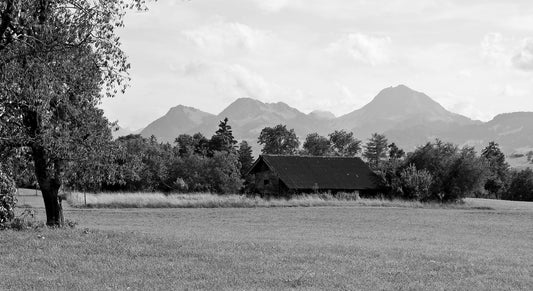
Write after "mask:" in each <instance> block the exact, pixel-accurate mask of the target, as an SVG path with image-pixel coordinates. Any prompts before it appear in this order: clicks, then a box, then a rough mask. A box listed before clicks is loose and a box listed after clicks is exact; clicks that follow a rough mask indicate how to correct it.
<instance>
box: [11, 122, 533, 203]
mask: <svg viewBox="0 0 533 291" xmlns="http://www.w3.org/2000/svg"><path fill="white" fill-rule="evenodd" d="M258 143H259V144H260V145H261V146H262V149H261V152H262V153H263V154H280V155H315V156H359V157H362V158H363V159H364V160H365V161H366V162H367V163H368V165H369V166H370V167H371V168H372V169H373V170H374V171H375V172H376V173H377V174H378V176H379V178H380V183H381V186H382V191H381V194H382V195H383V196H385V197H387V198H402V199H409V200H419V201H442V202H450V201H456V200H458V199H461V198H464V197H484V198H495V199H508V200H521V201H533V172H532V171H531V170H530V169H526V170H522V171H517V170H513V169H511V168H510V167H509V165H508V164H507V162H506V161H505V156H504V154H503V153H502V152H501V150H500V148H499V147H498V145H497V144H496V143H493V142H491V143H490V144H489V145H488V146H487V147H486V148H485V149H483V150H482V152H481V154H479V155H478V154H477V153H476V152H475V150H474V148H472V147H462V148H460V147H458V146H457V145H454V144H451V143H446V142H443V141H440V140H436V141H434V142H428V143H427V144H425V145H422V146H419V147H418V148H416V149H415V150H414V151H412V152H409V153H406V152H405V151H404V150H402V149H400V148H398V146H397V145H396V144H395V143H389V141H388V140H387V138H386V137H385V136H384V135H382V134H377V133H375V134H373V135H372V136H371V137H370V138H369V139H368V140H367V142H366V143H364V144H363V142H362V141H361V140H358V139H356V138H355V137H354V134H353V133H352V132H347V131H345V130H337V131H334V132H332V133H330V134H328V135H327V136H321V135H319V134H318V133H311V134H309V135H307V136H306V138H305V140H304V142H303V144H302V146H301V148H300V144H301V143H300V141H299V139H298V137H297V135H296V133H295V132H294V130H293V129H287V127H286V126H285V125H277V126H274V127H266V128H264V129H263V130H262V131H261V133H260V135H259V137H258ZM98 153H99V154H98V155H95V156H94V157H93V159H90V160H87V159H84V160H80V161H76V160H72V161H70V162H69V164H68V167H67V169H65V174H64V181H65V184H64V185H65V187H66V188H69V189H73V190H79V191H87V192H102V191H109V192H119V191H120V192H141V191H160V192H213V193H221V194H223V193H238V192H243V191H244V192H246V191H251V189H253V185H251V181H252V180H253V179H252V177H247V176H246V172H247V170H248V169H249V168H250V167H251V165H252V163H253V161H254V159H253V156H252V149H251V147H250V145H249V144H248V143H247V142H246V141H242V142H241V143H238V142H237V141H236V140H235V138H234V137H233V133H232V130H231V126H230V125H229V124H228V119H227V118H226V119H224V120H223V121H221V122H220V124H219V127H218V130H217V131H216V132H215V133H214V134H213V135H212V136H211V137H210V138H207V137H205V136H204V135H202V134H201V133H196V134H194V135H188V134H182V135H179V136H178V137H177V138H176V139H175V141H174V143H172V144H170V143H160V142H158V141H157V140H156V138H155V137H151V138H144V137H141V136H140V135H128V136H124V137H120V138H118V139H116V140H114V141H110V142H109V143H108V144H107V145H106V146H102V148H101V149H99V150H98ZM5 160H6V162H4V163H3V165H4V168H5V169H9V172H10V173H12V176H13V177H15V182H16V184H17V185H18V186H19V187H29V188H32V187H35V185H36V182H35V178H34V175H33V164H32V163H31V162H29V161H30V160H31V159H30V158H29V157H28V156H27V153H26V152H24V151H23V150H22V151H17V152H13V153H12V154H11V155H10V156H9V158H8V159H5Z"/></svg>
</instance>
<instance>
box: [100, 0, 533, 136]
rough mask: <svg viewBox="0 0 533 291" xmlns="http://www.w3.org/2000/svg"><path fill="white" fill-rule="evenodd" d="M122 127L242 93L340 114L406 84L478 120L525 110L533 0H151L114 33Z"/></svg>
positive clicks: (213, 105) (531, 90)
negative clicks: (124, 83)
mask: <svg viewBox="0 0 533 291" xmlns="http://www.w3.org/2000/svg"><path fill="white" fill-rule="evenodd" d="M121 36H122V41H123V49H124V50H125V51H126V52H127V54H128V55H129V57H130V61H131V64H132V70H131V77H132V81H131V87H130V88H129V89H128V91H127V92H126V94H124V95H119V96H117V97H115V98H113V99H107V100H105V101H104V102H103V104H102V107H103V108H104V109H105V111H106V113H107V116H108V117H109V118H110V119H111V120H113V121H114V120H118V121H119V123H120V124H121V125H122V126H124V127H128V128H131V129H137V128H141V127H144V126H146V125H147V124H148V123H149V122H151V121H153V120H154V119H156V118H158V117H160V116H161V115H163V114H165V113H166V112H167V111H168V110H169V108H170V107H173V106H176V105H179V104H183V105H187V106H192V107H196V108H198V109H201V110H203V111H207V112H210V113H214V114H217V113H219V112H220V111H222V110H223V109H224V107H226V106H227V105H229V104H230V103H231V102H233V101H234V100H235V99H236V98H239V97H251V98H255V99H259V100H261V101H264V102H278V101H282V102H285V103H287V104H289V105H290V106H293V107H296V108H298V109H299V110H301V111H303V112H306V113H307V112H310V111H312V110H315V109H320V110H329V111H331V112H333V113H334V114H335V115H337V116H339V115H342V114H345V113H348V112H351V111H353V110H355V109H358V108H360V107H361V106H363V105H364V104H366V103H368V102H369V101H370V100H371V99H372V98H373V97H374V96H375V95H376V94H377V93H378V92H379V91H380V90H381V89H383V88H385V87H389V86H395V85H398V84H405V85H407V86H409V87H411V88H412V89H415V90H417V91H422V92H424V93H426V94H428V95H429V96H431V97H432V98H433V99H435V100H436V101H438V102H439V103H441V104H442V105H443V106H444V107H446V108H447V109H449V110H451V111H454V112H457V113H460V114H464V115H466V116H468V117H471V118H474V119H480V120H489V119H491V118H492V117H494V115H496V114H498V113H502V112H511V111H533V1H531V0H513V1H510V0H468V1H464V0H188V1H187V0H159V1H158V2H156V3H152V4H151V5H150V11H149V12H142V13H141V12H135V13H130V14H129V15H128V16H127V18H126V28H125V29H124V30H123V31H122V32H121Z"/></svg>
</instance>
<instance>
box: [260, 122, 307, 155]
mask: <svg viewBox="0 0 533 291" xmlns="http://www.w3.org/2000/svg"><path fill="white" fill-rule="evenodd" d="M258 143H259V144H261V145H263V149H261V152H262V153H263V154H276V155H294V154H296V153H297V151H298V147H299V146H300V141H299V140H298V137H297V136H296V133H295V132H294V129H290V130H289V129H287V126H285V125H281V124H278V125H276V126H274V127H265V128H263V130H261V133H260V134H259V139H258Z"/></svg>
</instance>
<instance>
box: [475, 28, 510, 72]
mask: <svg viewBox="0 0 533 291" xmlns="http://www.w3.org/2000/svg"><path fill="white" fill-rule="evenodd" d="M481 57H482V58H483V59H485V60H486V61H488V62H489V63H490V64H506V63H508V59H509V40H508V39H505V38H504V37H503V35H501V34H500V33H494V32H493V33H489V34H487V35H485V37H484V38H483V40H482V41H481Z"/></svg>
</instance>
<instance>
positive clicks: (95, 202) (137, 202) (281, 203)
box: [67, 192, 469, 208]
mask: <svg viewBox="0 0 533 291" xmlns="http://www.w3.org/2000/svg"><path fill="white" fill-rule="evenodd" d="M67 201H68V203H69V204H70V205H71V206H73V207H79V208H83V207H87V208H255V207H318V206H376V207H409V208H428V207H429V208H436V207H438V208H440V207H454V208H456V207H459V208H463V207H464V208H469V207H468V206H466V205H463V204H455V205H441V204H428V203H421V202H418V201H405V200H386V199H364V198H363V199H362V198H358V197H350V196H347V195H343V196H342V197H335V196H333V195H331V194H313V195H297V196H293V197H291V198H271V199H266V198H261V197H254V196H246V195H236V194H231V195H216V194H210V193H194V194H192V193H191V194H171V195H165V194H162V193H101V194H85V193H79V192H73V193H70V194H69V195H68V196H67Z"/></svg>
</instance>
